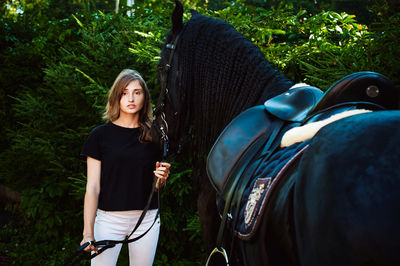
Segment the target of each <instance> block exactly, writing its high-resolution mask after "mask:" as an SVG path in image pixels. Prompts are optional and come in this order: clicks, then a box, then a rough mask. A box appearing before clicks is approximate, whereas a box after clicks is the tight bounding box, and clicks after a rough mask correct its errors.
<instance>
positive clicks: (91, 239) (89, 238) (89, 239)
mask: <svg viewBox="0 0 400 266" xmlns="http://www.w3.org/2000/svg"><path fill="white" fill-rule="evenodd" d="M87 242H89V243H90V244H89V245H88V246H87V247H86V248H84V249H83V250H84V251H87V252H92V251H94V252H95V253H96V254H97V253H98V250H97V247H95V246H94V245H93V244H92V243H93V242H94V237H93V236H84V237H83V239H82V241H81V246H82V245H83V244H85V243H87Z"/></svg>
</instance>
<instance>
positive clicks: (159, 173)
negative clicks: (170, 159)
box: [154, 162, 171, 191]
mask: <svg viewBox="0 0 400 266" xmlns="http://www.w3.org/2000/svg"><path fill="white" fill-rule="evenodd" d="M170 167H171V165H170V164H169V163H166V162H156V170H155V171H154V175H155V176H156V177H157V184H156V191H157V190H158V189H159V187H160V186H162V185H164V184H165V181H166V180H167V178H168V176H169V168H170Z"/></svg>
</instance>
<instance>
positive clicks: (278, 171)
mask: <svg viewBox="0 0 400 266" xmlns="http://www.w3.org/2000/svg"><path fill="white" fill-rule="evenodd" d="M309 142H310V140H307V141H305V142H301V143H295V144H293V145H291V146H289V147H286V148H282V149H280V150H278V151H277V152H276V153H275V154H273V155H272V156H271V157H270V158H269V159H268V160H267V161H263V162H261V163H260V165H259V166H258V168H257V170H256V171H255V172H254V174H253V177H252V178H251V180H252V181H251V182H250V184H248V185H247V187H246V189H245V191H244V193H243V196H242V199H241V202H240V208H239V218H238V221H237V225H236V228H235V231H236V232H235V233H236V235H237V236H238V237H239V238H241V239H243V240H249V239H250V238H251V237H252V236H253V235H254V233H255V231H256V230H257V228H258V225H259V223H260V221H261V218H262V216H263V210H264V207H265V206H266V204H267V202H268V198H269V197H268V195H269V194H270V193H271V190H272V189H271V188H272V187H274V186H275V185H276V184H277V183H278V182H279V181H280V177H281V176H283V175H284V172H285V170H286V169H287V168H288V167H290V165H291V162H293V161H295V159H297V158H299V156H301V155H302V153H303V152H304V150H305V149H306V147H308V143H309ZM217 205H218V210H219V212H220V213H222V212H223V209H224V201H223V200H222V199H218V202H217ZM236 211H238V210H233V216H235V214H236V213H235V212H236Z"/></svg>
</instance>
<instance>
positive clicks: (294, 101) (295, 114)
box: [264, 84, 324, 122]
mask: <svg viewBox="0 0 400 266" xmlns="http://www.w3.org/2000/svg"><path fill="white" fill-rule="evenodd" d="M323 94H324V93H323V92H322V91H321V90H320V89H318V88H315V87H312V86H309V85H306V84H304V86H300V87H298V86H296V85H295V86H294V87H292V88H291V89H290V90H288V91H287V92H284V93H282V94H279V95H278V96H275V97H273V98H271V99H269V100H267V101H266V102H265V103H264V106H265V109H266V110H267V111H268V112H269V113H270V114H272V115H274V116H276V117H278V118H279V119H282V120H284V121H291V122H301V121H303V120H304V119H305V118H306V116H307V114H308V112H309V111H310V110H311V109H312V108H313V107H314V105H315V104H316V103H317V102H318V101H319V100H320V99H321V98H322V96H323Z"/></svg>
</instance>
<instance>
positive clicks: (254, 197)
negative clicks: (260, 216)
mask: <svg viewBox="0 0 400 266" xmlns="http://www.w3.org/2000/svg"><path fill="white" fill-rule="evenodd" d="M271 181H272V178H271V177H266V178H259V179H257V180H256V181H255V182H254V185H253V189H252V190H251V192H250V195H249V200H248V201H247V204H246V209H245V210H244V222H245V225H246V228H248V227H249V226H250V225H251V224H252V222H253V220H254V217H255V215H256V210H257V209H256V206H257V203H259V200H260V198H261V196H262V195H263V194H264V192H265V191H266V190H268V189H269V187H270V185H271Z"/></svg>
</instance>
